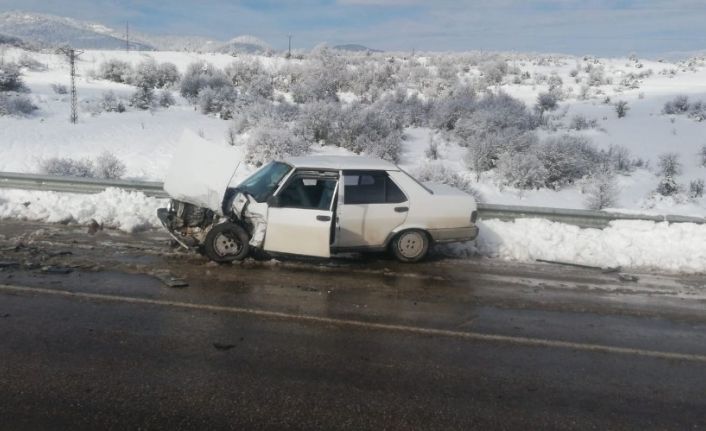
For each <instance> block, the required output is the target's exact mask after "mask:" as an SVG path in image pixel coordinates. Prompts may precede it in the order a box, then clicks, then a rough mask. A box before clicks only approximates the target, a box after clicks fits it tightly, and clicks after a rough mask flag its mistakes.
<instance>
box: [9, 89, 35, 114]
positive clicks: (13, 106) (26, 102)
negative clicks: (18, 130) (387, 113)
mask: <svg viewBox="0 0 706 431" xmlns="http://www.w3.org/2000/svg"><path fill="white" fill-rule="evenodd" d="M37 109H38V108H37V106H36V105H35V104H34V103H32V101H31V100H30V98H29V97H27V96H25V95H23V94H17V93H0V116H3V115H17V116H26V115H29V114H31V113H32V112H34V111H36V110H37Z"/></svg>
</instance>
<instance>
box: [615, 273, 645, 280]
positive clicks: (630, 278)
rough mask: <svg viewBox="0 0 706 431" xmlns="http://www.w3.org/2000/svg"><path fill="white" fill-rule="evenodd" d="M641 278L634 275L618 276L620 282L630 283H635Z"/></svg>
mask: <svg viewBox="0 0 706 431" xmlns="http://www.w3.org/2000/svg"><path fill="white" fill-rule="evenodd" d="M639 279H640V277H638V276H637V275H632V274H618V280H620V281H630V282H635V281H638V280H639Z"/></svg>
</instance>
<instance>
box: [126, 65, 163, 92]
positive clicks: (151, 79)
mask: <svg viewBox="0 0 706 431" xmlns="http://www.w3.org/2000/svg"><path fill="white" fill-rule="evenodd" d="M158 79H159V66H157V62H156V61H154V59H152V58H148V59H146V60H143V61H142V62H140V64H138V65H137V67H135V73H134V76H133V78H132V84H133V85H135V86H136V87H145V88H155V87H157V80H158Z"/></svg>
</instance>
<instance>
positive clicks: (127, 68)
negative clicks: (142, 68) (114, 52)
mask: <svg viewBox="0 0 706 431" xmlns="http://www.w3.org/2000/svg"><path fill="white" fill-rule="evenodd" d="M133 75H134V72H133V70H132V66H131V65H130V63H128V62H125V61H122V60H117V59H110V60H106V61H105V62H103V63H101V65H100V66H99V68H98V77H99V78H101V79H107V80H108V81H113V82H119V83H125V84H129V83H130V82H131V81H132V78H133Z"/></svg>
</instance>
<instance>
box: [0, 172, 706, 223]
mask: <svg viewBox="0 0 706 431" xmlns="http://www.w3.org/2000/svg"><path fill="white" fill-rule="evenodd" d="M0 188H8V189H19V190H44V191H54V192H64V193H88V194H94V193H101V192H103V191H105V190H106V189H110V188H118V189H123V190H129V191H139V192H142V193H144V194H145V195H146V196H152V197H156V198H168V195H167V194H166V193H165V192H164V190H163V188H162V183H161V182H156V181H135V180H106V179H97V178H77V177H61V176H52V175H37V174H24V173H15V172H0ZM478 212H479V216H480V218H481V219H483V220H502V221H511V220H515V219H523V218H540V219H545V220H550V221H554V222H560V223H566V224H570V225H574V226H579V227H589V228H599V229H603V228H605V227H607V226H608V225H609V224H610V222H612V221H616V220H643V221H653V222H668V223H696V224H706V218H702V217H690V216H680V215H646V214H628V213H617V212H608V211H594V210H579V209H567V208H546V207H529V206H516V205H497V204H487V203H479V204H478Z"/></svg>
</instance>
